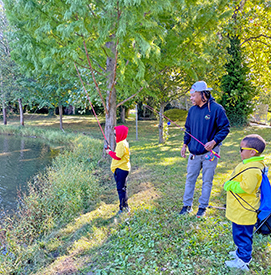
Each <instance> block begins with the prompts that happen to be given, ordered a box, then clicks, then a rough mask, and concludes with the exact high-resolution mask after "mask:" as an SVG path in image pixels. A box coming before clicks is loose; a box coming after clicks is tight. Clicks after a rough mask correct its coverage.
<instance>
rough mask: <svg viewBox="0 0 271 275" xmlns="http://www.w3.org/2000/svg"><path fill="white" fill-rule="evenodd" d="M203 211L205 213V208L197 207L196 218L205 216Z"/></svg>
mask: <svg viewBox="0 0 271 275" xmlns="http://www.w3.org/2000/svg"><path fill="white" fill-rule="evenodd" d="M205 213H206V208H199V209H198V212H197V214H196V216H197V218H201V217H204V216H205Z"/></svg>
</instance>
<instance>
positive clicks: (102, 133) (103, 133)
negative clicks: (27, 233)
mask: <svg viewBox="0 0 271 275" xmlns="http://www.w3.org/2000/svg"><path fill="white" fill-rule="evenodd" d="M74 66H75V69H76V71H77V74H78V76H79V79H80V81H81V83H82V86H83V87H84V90H85V93H86V95H87V98H88V101H89V104H90V106H91V109H92V111H93V114H94V115H95V117H96V120H97V122H98V125H99V127H100V129H101V132H102V134H103V136H104V140H105V141H106V143H107V148H108V147H109V148H110V145H109V142H108V140H107V139H106V137H105V134H104V131H103V128H102V126H101V124H100V121H99V119H98V117H97V115H96V112H95V110H94V108H93V105H92V103H91V101H90V98H89V96H88V93H87V90H86V88H85V85H84V82H83V80H82V78H81V75H80V73H79V71H78V69H77V67H76V65H75V63H74Z"/></svg>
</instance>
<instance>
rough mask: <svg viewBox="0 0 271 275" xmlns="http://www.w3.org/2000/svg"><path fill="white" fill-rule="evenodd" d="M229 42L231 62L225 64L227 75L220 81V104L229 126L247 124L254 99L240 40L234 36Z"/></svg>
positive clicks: (253, 90)
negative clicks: (221, 91)
mask: <svg viewBox="0 0 271 275" xmlns="http://www.w3.org/2000/svg"><path fill="white" fill-rule="evenodd" d="M230 41H231V45H230V47H229V49H228V51H229V54H230V56H231V60H230V61H229V62H228V63H227V64H226V70H227V74H226V75H225V76H223V78H222V81H221V88H222V90H223V95H222V98H221V104H222V105H223V106H224V108H225V110H226V113H227V116H228V118H229V120H230V123H231V125H243V124H246V123H247V119H248V116H249V114H251V113H252V112H253V104H252V99H253V98H254V97H255V94H256V89H255V88H254V87H253V86H252V84H251V81H249V79H248V73H249V68H248V67H247V65H246V63H245V62H244V58H243V56H242V52H241V47H240V39H239V38H238V37H237V36H234V37H231V38H230Z"/></svg>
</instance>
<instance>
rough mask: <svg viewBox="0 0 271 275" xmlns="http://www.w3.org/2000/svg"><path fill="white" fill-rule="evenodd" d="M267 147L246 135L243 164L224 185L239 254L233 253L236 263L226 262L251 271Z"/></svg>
mask: <svg viewBox="0 0 271 275" xmlns="http://www.w3.org/2000/svg"><path fill="white" fill-rule="evenodd" d="M265 145H266V142H265V140H264V139H263V138H262V137H261V136H259V135H256V134H253V135H248V136H246V137H245V138H244V139H243V140H242V141H241V144H240V154H241V158H242V162H241V163H240V164H238V165H237V166H236V167H235V169H234V171H233V173H232V177H231V178H233V180H229V181H227V182H225V184H224V189H225V190H226V191H227V204H226V217H227V218H228V219H229V220H230V221H231V222H232V236H233V241H234V243H235V245H236V246H237V250H236V251H231V252H229V255H230V256H232V257H234V260H232V261H226V262H225V265H226V266H228V267H235V268H239V269H242V270H249V268H248V264H249V263H250V261H251V254H252V237H253V228H254V226H255V224H256V222H257V213H256V212H255V211H254V209H256V210H257V209H259V206H260V198H259V188H260V185H261V181H262V172H261V170H263V169H264V167H265V165H264V162H263V160H264V157H262V156H261V153H262V152H263V151H264V149H265ZM252 167H253V168H252ZM254 167H255V168H254Z"/></svg>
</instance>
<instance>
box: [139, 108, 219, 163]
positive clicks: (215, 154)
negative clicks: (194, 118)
mask: <svg viewBox="0 0 271 275" xmlns="http://www.w3.org/2000/svg"><path fill="white" fill-rule="evenodd" d="M143 106H144V107H146V108H148V109H149V110H151V111H153V112H155V113H157V114H159V115H161V116H162V117H164V118H165V119H167V120H168V121H170V122H171V123H173V124H175V125H176V126H177V127H179V128H180V129H181V130H182V131H184V132H185V133H187V134H188V135H189V136H191V137H192V138H193V139H195V140H196V141H197V142H198V143H200V144H201V145H202V146H203V147H205V144H203V143H202V142H201V141H200V140H198V139H197V138H195V137H194V136H193V135H191V134H190V133H188V132H187V131H186V130H185V129H184V128H182V127H181V126H180V125H178V124H177V123H176V122H174V121H172V120H171V119H169V118H168V117H166V116H165V115H163V114H161V113H160V112H158V111H156V110H155V109H153V108H152V107H150V106H148V105H147V104H143ZM211 153H212V154H213V155H214V156H216V157H217V158H220V156H219V155H218V154H217V153H216V152H214V151H213V150H211ZM209 160H210V161H212V160H214V158H209Z"/></svg>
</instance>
